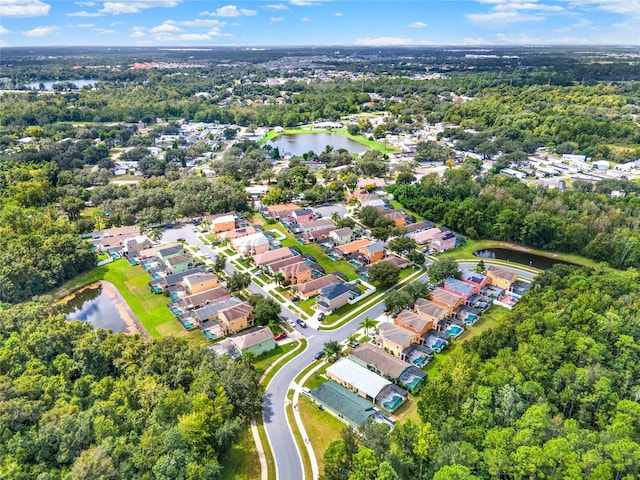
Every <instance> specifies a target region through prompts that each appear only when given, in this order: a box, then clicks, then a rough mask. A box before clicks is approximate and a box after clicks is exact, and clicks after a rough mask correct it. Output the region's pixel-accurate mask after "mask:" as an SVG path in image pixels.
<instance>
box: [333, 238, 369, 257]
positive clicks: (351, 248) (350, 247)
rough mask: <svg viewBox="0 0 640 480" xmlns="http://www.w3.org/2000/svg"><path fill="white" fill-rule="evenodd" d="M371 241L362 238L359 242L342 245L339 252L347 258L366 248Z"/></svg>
mask: <svg viewBox="0 0 640 480" xmlns="http://www.w3.org/2000/svg"><path fill="white" fill-rule="evenodd" d="M371 243H372V242H371V240H369V239H367V238H361V239H359V240H355V241H353V242H349V243H345V244H344V245H340V246H339V247H338V250H340V252H342V255H344V256H347V255H350V254H352V253H358V252H359V250H360V249H361V248H362V247H365V246H367V245H369V244H371Z"/></svg>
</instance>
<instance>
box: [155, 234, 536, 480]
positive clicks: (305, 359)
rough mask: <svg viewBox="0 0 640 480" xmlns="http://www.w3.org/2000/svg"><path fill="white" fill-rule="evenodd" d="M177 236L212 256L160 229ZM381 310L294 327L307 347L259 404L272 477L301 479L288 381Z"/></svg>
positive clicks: (193, 237) (193, 239)
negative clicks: (320, 326) (324, 326)
mask: <svg viewBox="0 0 640 480" xmlns="http://www.w3.org/2000/svg"><path fill="white" fill-rule="evenodd" d="M178 238H184V239H185V240H186V241H187V242H188V243H189V244H191V245H194V246H197V247H199V248H200V250H201V251H202V252H203V253H204V254H205V255H207V256H209V258H215V253H214V252H213V250H212V249H211V248H209V247H208V246H207V245H205V244H204V243H202V242H201V241H200V239H199V238H198V236H197V234H196V233H195V232H194V231H193V226H192V225H186V226H183V227H180V228H172V229H166V230H164V231H163V235H162V239H163V240H168V241H176V240H177V239H178ZM476 265H477V262H461V263H460V268H474V267H475V266H476ZM503 268H506V269H508V270H511V271H514V272H517V273H518V274H519V275H521V276H522V277H524V278H527V279H532V278H533V277H534V276H535V275H534V274H532V273H529V272H525V271H522V270H519V269H517V268H514V267H503ZM225 271H226V272H227V273H228V274H233V272H234V271H235V268H234V267H233V266H232V265H231V264H230V263H229V262H227V265H226V267H225ZM427 279H428V277H427V274H426V273H425V274H423V275H421V276H420V277H418V279H417V280H421V281H426V280H427ZM249 291H250V292H251V293H259V294H262V295H268V293H267V292H266V291H265V290H264V289H262V288H261V287H260V286H259V285H257V284H256V283H254V282H251V285H250V286H249ZM383 313H384V303H383V302H380V303H378V304H376V305H374V306H373V307H371V308H369V309H367V310H365V311H364V312H362V313H361V314H360V315H358V316H357V317H355V318H354V319H353V320H351V321H349V323H347V324H346V325H344V326H343V327H341V328H339V329H337V330H333V331H319V330H315V329H312V328H301V327H299V326H296V327H295V328H296V330H297V331H298V332H299V333H300V334H302V335H303V336H304V337H306V339H307V341H308V347H307V349H306V350H305V351H304V352H302V353H301V354H299V355H297V356H296V357H295V358H294V359H292V360H291V361H290V362H288V363H287V364H286V365H285V366H283V367H282V368H281V369H280V370H279V371H278V373H276V374H275V376H274V377H273V379H272V380H271V382H269V385H268V386H267V389H266V392H265V400H264V406H263V417H264V426H265V429H266V432H267V436H268V437H269V443H270V444H271V448H272V450H273V456H274V458H275V464H276V478H278V479H284V480H288V479H301V478H304V469H303V465H302V459H301V458H300V454H299V452H298V448H297V446H296V443H295V440H294V438H293V435H292V433H291V431H290V429H289V426H288V423H287V415H286V412H285V406H286V401H287V392H288V390H289V387H290V385H291V383H292V382H293V380H294V379H295V377H296V376H297V375H298V374H299V373H300V372H301V371H302V370H303V369H304V368H305V367H306V366H307V365H309V364H310V363H311V362H313V361H314V355H315V354H316V353H317V352H319V351H320V350H322V349H323V347H324V343H325V342H328V341H329V340H337V341H338V342H341V341H343V340H345V339H347V338H348V337H349V336H350V335H352V334H353V333H354V332H355V331H356V330H357V329H358V323H360V322H361V321H363V320H364V319H365V317H370V318H377V317H379V316H380V315H382V314H383ZM282 316H283V317H285V318H287V319H296V318H298V316H297V315H296V314H295V313H292V312H291V311H289V310H288V309H287V308H284V307H283V308H282Z"/></svg>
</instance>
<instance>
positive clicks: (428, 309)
mask: <svg viewBox="0 0 640 480" xmlns="http://www.w3.org/2000/svg"><path fill="white" fill-rule="evenodd" d="M413 310H414V311H415V312H416V313H417V314H418V315H420V316H421V317H423V318H426V319H427V320H429V321H430V322H431V323H432V324H433V325H434V327H433V328H435V329H438V328H439V327H440V323H441V322H442V321H443V320H444V319H445V318H447V315H448V314H449V310H448V309H447V308H446V307H443V306H442V305H438V304H437V303H434V302H432V301H431V300H426V299H424V298H418V299H417V300H416V303H414V304H413Z"/></svg>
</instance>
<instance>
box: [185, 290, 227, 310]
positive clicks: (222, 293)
mask: <svg viewBox="0 0 640 480" xmlns="http://www.w3.org/2000/svg"><path fill="white" fill-rule="evenodd" d="M228 298H231V295H230V294H229V290H227V289H226V288H224V287H217V288H212V289H211V290H204V291H202V292H199V293H194V294H193V295H187V296H186V297H184V298H181V299H180V300H179V301H178V305H179V306H180V307H182V308H184V309H185V310H195V309H197V308H202V307H204V306H205V305H211V304H212V303H215V302H221V301H223V300H226V299H228Z"/></svg>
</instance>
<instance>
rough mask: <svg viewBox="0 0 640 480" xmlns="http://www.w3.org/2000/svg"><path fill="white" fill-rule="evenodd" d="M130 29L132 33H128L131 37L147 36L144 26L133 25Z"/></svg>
mask: <svg viewBox="0 0 640 480" xmlns="http://www.w3.org/2000/svg"><path fill="white" fill-rule="evenodd" d="M131 31H132V33H131V35H129V36H130V37H131V38H143V37H146V36H147V32H146V28H144V27H133V28H132V29H131Z"/></svg>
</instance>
